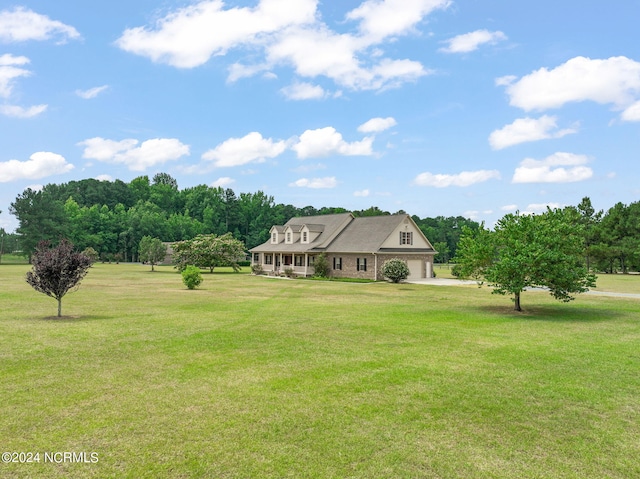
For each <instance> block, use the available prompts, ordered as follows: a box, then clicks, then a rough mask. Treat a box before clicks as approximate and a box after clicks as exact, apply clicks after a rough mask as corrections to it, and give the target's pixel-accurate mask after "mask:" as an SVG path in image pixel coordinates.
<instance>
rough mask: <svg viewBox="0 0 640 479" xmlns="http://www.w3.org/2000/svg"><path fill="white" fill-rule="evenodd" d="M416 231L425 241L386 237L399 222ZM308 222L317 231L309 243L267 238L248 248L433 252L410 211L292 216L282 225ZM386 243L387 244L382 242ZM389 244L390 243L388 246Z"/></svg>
mask: <svg viewBox="0 0 640 479" xmlns="http://www.w3.org/2000/svg"><path fill="white" fill-rule="evenodd" d="M403 225H404V227H405V228H406V227H409V226H410V225H413V228H412V230H413V231H416V233H417V234H419V235H420V236H421V237H422V238H424V241H422V240H421V241H420V242H419V243H418V245H416V246H415V247H406V246H403V247H396V246H394V244H395V245H397V239H396V240H395V243H394V242H391V243H392V244H390V242H387V239H389V238H390V236H391V235H392V234H394V233H397V232H398V231H399V228H400V227H401V226H403ZM304 226H307V228H308V229H309V230H310V231H315V232H320V234H319V235H318V236H317V237H316V238H315V239H314V241H311V242H309V243H301V242H300V241H296V242H294V243H293V244H286V243H278V244H271V243H270V242H269V241H267V242H266V243H263V244H261V245H260V246H256V247H255V248H253V249H251V251H252V252H270V253H304V252H309V253H319V252H322V251H326V252H328V253H376V252H379V253H396V252H397V253H403V252H404V253H429V254H432V253H435V251H434V250H433V247H432V246H431V244H430V243H429V240H428V239H427V238H426V237H424V235H423V234H422V232H421V231H420V229H419V228H418V227H417V226H416V225H415V223H414V222H413V220H412V219H411V217H410V216H409V215H406V214H400V215H386V216H365V217H361V218H355V217H354V216H353V215H352V214H351V213H342V214H338V215H324V216H306V217H298V218H291V219H290V220H289V221H287V222H286V223H285V225H284V226H283V227H282V228H283V229H284V228H287V227H291V229H292V230H294V231H300V229H301V228H303V227H304ZM385 243H386V244H385ZM390 246H391V247H390Z"/></svg>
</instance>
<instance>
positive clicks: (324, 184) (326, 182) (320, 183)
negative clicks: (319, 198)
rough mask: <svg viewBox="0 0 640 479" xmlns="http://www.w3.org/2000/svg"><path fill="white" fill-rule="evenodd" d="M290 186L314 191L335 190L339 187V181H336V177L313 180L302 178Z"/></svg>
mask: <svg viewBox="0 0 640 479" xmlns="http://www.w3.org/2000/svg"><path fill="white" fill-rule="evenodd" d="M289 186H295V187H299V188H314V189H319V188H335V187H336V186H338V181H337V180H336V178H335V176H327V177H325V178H313V179H308V178H300V179H299V180H297V181H294V182H293V183H289Z"/></svg>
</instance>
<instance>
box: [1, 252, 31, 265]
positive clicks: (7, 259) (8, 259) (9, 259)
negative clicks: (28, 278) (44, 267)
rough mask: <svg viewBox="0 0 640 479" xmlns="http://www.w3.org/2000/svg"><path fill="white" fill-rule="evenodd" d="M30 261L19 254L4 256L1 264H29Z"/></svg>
mask: <svg viewBox="0 0 640 479" xmlns="http://www.w3.org/2000/svg"><path fill="white" fill-rule="evenodd" d="M28 262H29V261H28V260H27V258H25V257H24V256H20V255H17V254H3V255H2V258H0V264H27V263H28Z"/></svg>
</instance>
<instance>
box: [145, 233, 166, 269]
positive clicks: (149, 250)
mask: <svg viewBox="0 0 640 479" xmlns="http://www.w3.org/2000/svg"><path fill="white" fill-rule="evenodd" d="M138 255H139V257H140V261H142V262H143V263H149V264H151V271H153V270H154V269H153V266H154V265H156V264H158V263H160V262H161V261H162V260H163V259H164V258H165V256H166V255H167V245H165V244H164V243H163V242H162V241H160V240H159V239H158V238H152V237H151V236H143V237H142V239H141V240H140V246H138Z"/></svg>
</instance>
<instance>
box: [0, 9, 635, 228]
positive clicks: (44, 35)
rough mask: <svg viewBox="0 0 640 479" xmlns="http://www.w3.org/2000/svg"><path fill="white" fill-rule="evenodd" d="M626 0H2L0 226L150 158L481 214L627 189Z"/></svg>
mask: <svg viewBox="0 0 640 479" xmlns="http://www.w3.org/2000/svg"><path fill="white" fill-rule="evenodd" d="M639 18H640V1H638V0H612V1H610V2H599V1H598V2H596V1H590V0H589V1H586V2H585V1H580V2H578V1H573V0H565V1H561V2H558V1H553V2H552V1H547V0H540V1H537V2H513V1H507V0H483V1H480V0H459V1H449V0H365V1H361V0H358V1H354V0H341V1H337V0H325V1H322V2H320V1H317V0H250V1H231V0H229V1H224V2H223V1H220V0H204V1H200V2H198V1H190V0H163V1H161V2H158V1H151V0H135V1H133V2H132V1H126V2H125V1H121V0H111V1H109V2H77V1H68V0H58V1H56V2H51V1H50V0H34V1H22V2H7V1H5V0H0V210H2V213H1V214H0V226H2V227H4V228H6V229H7V230H9V231H11V230H14V229H15V227H17V221H16V219H15V218H14V217H13V216H11V215H10V214H9V213H8V208H9V204H10V203H11V202H12V201H13V200H14V199H15V197H16V196H17V195H18V194H20V193H21V192H22V191H23V190H24V188H26V187H32V188H36V187H38V185H44V184H47V183H62V182H67V181H70V180H77V179H82V178H99V179H121V180H123V181H127V182H128V181H130V180H131V179H133V178H135V177H137V176H140V175H149V177H152V176H153V175H154V174H155V173H157V172H167V173H169V174H171V175H172V176H173V177H175V178H176V179H177V180H178V184H179V186H180V188H185V187H189V186H195V185H197V184H203V183H204V184H207V185H216V186H218V185H219V186H223V187H230V188H233V190H234V191H235V192H236V193H240V192H256V191H258V190H262V191H264V192H265V193H267V194H269V195H272V196H273V197H274V198H275V200H276V202H278V203H291V204H294V205H296V206H299V207H302V206H306V205H312V206H315V207H321V206H342V207H346V208H350V209H362V208H368V207H369V206H372V205H375V206H379V207H380V208H382V209H385V210H389V211H391V212H395V211H398V210H400V209H403V210H405V211H407V212H408V213H410V214H415V215H418V216H420V217H425V216H439V215H444V216H457V215H462V216H465V217H470V218H473V219H476V220H478V221H480V220H482V221H485V222H486V223H487V224H488V225H492V224H493V223H494V222H495V221H496V220H497V219H499V218H501V217H502V216H503V215H504V214H506V213H508V212H512V211H515V210H519V211H521V212H525V211H532V212H536V211H541V210H543V209H545V207H546V206H547V205H550V206H552V207H554V206H563V205H575V204H577V203H579V202H580V200H581V198H582V197H584V196H589V197H591V199H592V202H593V204H594V206H595V207H596V208H597V209H607V208H609V207H611V206H613V205H614V204H615V203H616V202H618V201H621V202H623V203H626V204H628V203H631V202H633V201H638V200H639V199H640V182H639V181H638V179H639V177H640V175H639V174H638V173H639V168H640V162H639V154H638V153H639V152H640V29H639V28H638V19H639Z"/></svg>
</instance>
